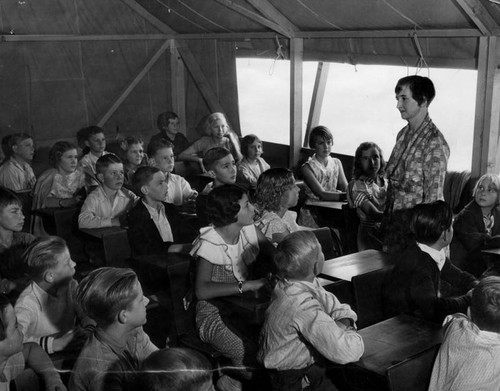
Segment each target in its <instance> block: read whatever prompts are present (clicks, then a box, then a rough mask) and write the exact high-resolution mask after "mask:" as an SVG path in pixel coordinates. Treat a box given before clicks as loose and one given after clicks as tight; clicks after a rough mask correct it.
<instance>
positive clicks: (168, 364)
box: [136, 348, 212, 391]
mask: <svg viewBox="0 0 500 391" xmlns="http://www.w3.org/2000/svg"><path fill="white" fill-rule="evenodd" d="M211 381H212V367H211V365H210V362H209V361H208V360H207V358H206V357H205V356H203V355H202V354H201V353H199V352H197V351H195V350H193V349H188V348H170V349H160V350H157V351H156V352H153V353H151V354H150V355H149V356H148V358H146V359H145V360H144V362H143V364H142V368H141V371H140V372H139V375H138V376H137V381H136V387H137V389H138V387H141V388H142V389H144V390H147V391H164V390H169V391H184V390H190V391H201V390H202V388H201V387H203V386H205V385H206V384H207V383H210V382H211Z"/></svg>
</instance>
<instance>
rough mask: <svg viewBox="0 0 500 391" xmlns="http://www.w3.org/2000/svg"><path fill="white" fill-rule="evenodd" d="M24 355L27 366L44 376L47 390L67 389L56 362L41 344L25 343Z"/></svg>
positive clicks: (59, 390)
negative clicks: (53, 361)
mask: <svg viewBox="0 0 500 391" xmlns="http://www.w3.org/2000/svg"><path fill="white" fill-rule="evenodd" d="M23 355H24V361H25V362H26V366H27V367H29V368H31V369H33V370H34V371H35V373H37V374H38V375H39V376H42V377H43V379H44V381H45V389H46V391H66V387H65V386H64V384H63V382H62V381H61V377H60V376H59V373H57V371H56V369H55V368H54V364H52V361H51V360H50V358H49V356H48V355H47V353H45V352H44V351H43V349H42V348H41V347H40V346H39V345H37V344H35V343H25V344H23Z"/></svg>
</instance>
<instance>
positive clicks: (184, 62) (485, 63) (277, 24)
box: [0, 0, 500, 178]
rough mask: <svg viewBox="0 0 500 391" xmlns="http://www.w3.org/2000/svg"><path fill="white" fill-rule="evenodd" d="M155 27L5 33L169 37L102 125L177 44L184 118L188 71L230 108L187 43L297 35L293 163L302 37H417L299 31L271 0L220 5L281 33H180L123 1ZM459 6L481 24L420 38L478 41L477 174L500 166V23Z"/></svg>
mask: <svg viewBox="0 0 500 391" xmlns="http://www.w3.org/2000/svg"><path fill="white" fill-rule="evenodd" d="M121 1H122V2H123V3H124V4H126V5H127V6H129V7H130V8H131V9H132V10H133V11H134V12H136V13H137V14H139V15H140V16H141V17H143V18H144V19H145V20H147V21H148V22H149V23H151V24H152V25H153V26H154V27H156V28H157V29H158V30H159V31H160V33H159V34H136V35H132V34H128V35H127V34H117V35H2V36H0V40H2V41H5V42H33V41H100V40H103V41H104V40H106V41H110V40H163V41H164V43H163V44H162V46H161V47H160V49H158V50H157V52H156V53H155V54H154V55H153V56H152V57H151V58H150V59H149V61H148V62H147V63H146V64H145V65H144V68H143V69H142V70H141V71H140V72H139V73H138V74H137V75H136V76H135V77H134V79H133V80H132V81H131V82H130V83H129V85H128V86H127V87H126V88H125V89H124V90H123V91H122V92H121V93H120V94H119V96H118V97H116V99H115V101H114V102H113V104H112V105H111V106H110V108H109V109H108V110H107V111H106V113H105V114H104V115H103V116H102V117H101V118H100V120H99V121H98V124H99V125H100V126H102V125H103V124H104V123H105V122H106V121H107V120H108V119H109V118H110V117H111V115H112V114H113V113H114V112H115V111H116V109H117V108H118V107H119V106H120V104H121V103H122V102H123V101H124V100H125V99H126V98H127V96H128V95H129V94H130V92H131V91H132V90H133V89H134V87H135V86H136V85H137V84H138V83H139V82H140V81H141V79H142V78H143V77H144V76H145V75H146V74H147V72H148V71H149V69H151V67H152V66H153V65H154V64H155V63H156V61H157V60H158V59H159V58H160V57H161V55H162V54H163V53H164V52H165V51H166V50H168V49H170V53H171V54H172V55H171V60H170V65H171V75H170V78H171V83H172V86H175V88H172V91H173V93H172V96H171V100H172V103H173V109H174V110H176V112H177V113H178V114H179V117H180V120H181V122H182V123H185V119H186V118H185V116H186V109H185V103H186V102H185V94H186V91H185V83H184V80H185V79H184V78H185V71H188V72H189V73H190V75H191V76H192V78H193V80H194V82H195V84H196V86H197V88H198V89H199V91H200V93H201V95H202V96H203V98H204V100H205V101H206V103H207V105H208V107H209V108H210V110H211V111H223V108H222V106H221V104H220V102H219V100H218V99H217V95H216V94H215V92H214V91H213V90H212V88H211V87H210V84H209V83H208V80H207V79H206V76H205V75H204V73H203V70H202V68H201V67H200V65H199V63H198V62H197V61H196V59H195V57H194V56H193V54H192V53H191V51H190V49H189V48H188V47H187V45H186V44H185V43H184V42H185V41H187V40H192V39H197V40H199V39H233V40H237V39H241V38H260V39H261V38H274V37H276V35H277V34H278V35H279V36H282V37H284V38H286V39H289V41H290V45H289V47H290V157H289V163H290V165H291V166H293V165H295V164H296V163H297V161H298V159H299V154H300V153H299V152H300V148H301V147H302V146H303V140H304V137H303V131H302V80H303V75H302V73H303V39H307V38H329V39H339V38H353V39H355V38H396V37H411V34H412V32H410V31H408V30H377V31H300V29H299V28H298V27H297V26H295V25H294V24H293V23H291V22H290V21H289V20H288V19H287V18H286V17H285V16H284V15H283V14H282V13H280V11H279V10H277V9H276V8H275V7H274V6H273V5H272V4H271V3H270V2H269V1H268V0H247V2H248V3H249V4H250V5H251V6H253V7H254V8H255V9H257V10H258V11H259V12H260V14H258V13H256V12H255V11H252V10H250V9H249V8H247V7H243V6H241V5H240V4H238V3H236V2H234V1H232V0H215V1H217V3H219V4H221V5H223V6H225V7H227V8H229V9H231V10H232V11H234V12H237V13H239V14H241V15H243V16H244V17H246V18H249V19H251V20H252V21H254V22H256V23H258V24H260V25H263V26H265V27H267V28H269V29H271V30H273V31H274V32H248V33H208V34H179V33H177V32H176V31H174V30H173V29H171V28H170V27H169V26H168V25H167V24H165V23H164V22H163V21H161V20H160V19H158V18H157V17H155V16H154V15H153V14H151V13H150V12H149V11H148V10H146V9H145V8H143V7H142V6H141V5H140V4H139V3H137V2H136V1H135V0H121ZM456 3H457V5H458V6H459V7H460V8H461V9H462V10H463V11H464V12H465V13H466V14H467V15H468V16H469V18H470V19H471V20H472V21H473V23H474V24H475V26H476V28H475V29H445V30H419V31H418V35H419V37H435V38H439V37H474V38H478V39H479V53H478V66H477V70H478V75H477V96H476V118H475V124H474V144H473V155H472V167H471V172H472V177H473V178H478V177H479V176H480V175H481V174H482V173H486V172H492V173H499V172H500V156H498V154H497V150H498V146H499V143H500V131H499V129H500V40H499V39H498V37H500V26H499V25H498V24H497V23H496V22H495V20H494V19H493V17H492V16H491V15H490V14H489V12H488V10H487V9H485V7H484V6H483V5H482V4H481V2H480V1H479V0H456ZM327 74H328V66H327V65H326V64H322V63H320V65H319V66H318V71H317V76H316V82H315V85H314V90H313V99H312V102H311V105H310V110H309V116H308V122H307V131H308V130H309V129H310V128H311V127H313V126H315V125H317V122H318V118H319V112H320V110H321V105H322V100H323V96H324V89H325V83H326V79H327Z"/></svg>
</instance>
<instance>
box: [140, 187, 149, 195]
mask: <svg viewBox="0 0 500 391" xmlns="http://www.w3.org/2000/svg"><path fill="white" fill-rule="evenodd" d="M141 193H142V194H144V195H148V193H149V187H148V186H146V185H143V186H141Z"/></svg>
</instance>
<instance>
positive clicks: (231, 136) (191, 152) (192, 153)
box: [178, 113, 243, 172]
mask: <svg viewBox="0 0 500 391" xmlns="http://www.w3.org/2000/svg"><path fill="white" fill-rule="evenodd" d="M216 147H218V148H226V149H227V150H228V151H230V152H231V154H232V155H233V156H234V158H235V160H236V161H238V162H239V161H240V160H241V159H242V157H243V156H242V155H241V151H240V142H239V141H238V136H237V135H236V133H234V132H233V131H232V130H231V129H230V127H229V125H228V123H227V120H226V117H225V115H224V114H222V113H212V114H210V115H209V116H208V117H207V120H206V122H205V136H202V137H201V138H200V139H198V140H196V141H195V142H194V143H193V144H192V145H191V146H190V147H189V148H187V149H186V150H185V151H183V152H181V153H180V154H179V156H178V160H182V161H192V162H195V163H199V164H200V167H201V170H202V171H203V172H205V171H208V170H209V168H208V167H205V164H204V163H203V157H204V156H205V154H206V153H207V151H208V150H209V149H212V148H216Z"/></svg>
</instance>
